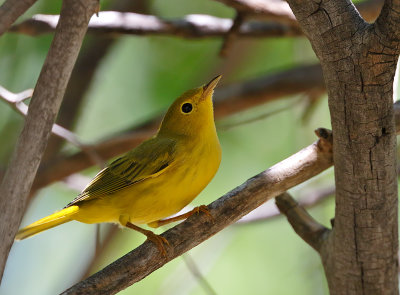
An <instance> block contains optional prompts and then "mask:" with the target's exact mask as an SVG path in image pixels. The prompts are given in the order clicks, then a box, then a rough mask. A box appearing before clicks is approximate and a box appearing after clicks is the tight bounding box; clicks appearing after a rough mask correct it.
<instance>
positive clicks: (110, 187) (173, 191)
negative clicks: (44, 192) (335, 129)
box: [15, 76, 221, 243]
mask: <svg viewBox="0 0 400 295" xmlns="http://www.w3.org/2000/svg"><path fill="white" fill-rule="evenodd" d="M220 78H221V76H218V77H216V78H215V79H213V80H212V81H211V82H210V83H208V84H207V85H205V86H203V87H199V88H196V89H193V90H189V91H187V92H185V93H184V94H183V95H182V96H180V97H179V98H178V99H176V101H175V102H174V103H173V104H172V105H171V107H170V108H169V109H168V111H167V113H166V115H165V117H164V119H163V122H162V123H161V126H160V129H159V131H158V133H157V134H156V135H155V136H154V137H152V138H151V139H149V140H147V141H145V142H143V143H142V144H141V145H139V146H138V147H136V148H135V149H133V150H132V151H130V152H128V153H127V154H125V155H124V156H122V157H121V158H119V159H117V160H115V161H114V162H112V163H111V164H110V165H109V166H108V167H107V168H105V169H103V170H102V171H100V172H99V173H98V174H97V175H96V176H95V178H94V179H93V180H92V181H91V182H90V183H89V184H88V185H87V187H86V188H85V189H84V190H83V192H82V193H81V194H80V195H78V197H77V198H76V199H74V200H73V201H72V202H71V203H69V204H68V205H67V206H66V207H65V208H64V209H62V210H61V211H58V212H56V213H54V214H52V215H50V216H47V217H45V218H43V219H40V220H38V221H36V222H35V223H33V224H31V225H29V226H27V227H25V228H23V229H21V230H20V231H19V232H18V234H17V235H16V237H15V239H16V240H22V239H25V238H27V237H30V236H32V235H34V234H37V233H39V232H42V231H44V230H47V229H49V228H52V227H54V226H57V225H59V224H62V223H65V222H68V221H71V220H77V221H80V222H84V223H100V222H114V223H120V224H121V225H122V226H128V227H130V228H133V229H135V230H138V231H140V232H142V233H144V234H145V235H146V236H147V237H148V238H150V239H151V240H153V241H154V242H156V243H160V240H159V238H156V239H154V236H153V235H154V234H152V233H151V232H150V231H146V230H144V229H141V228H139V227H137V226H136V225H137V224H150V225H151V226H158V225H159V224H160V221H161V222H162V221H163V220H162V219H163V218H166V217H168V216H170V215H173V214H175V213H177V212H179V211H180V210H181V209H182V208H183V207H185V206H186V205H187V204H189V203H190V202H191V201H192V200H193V199H194V198H195V197H196V196H197V195H198V194H199V193H200V192H201V191H202V190H203V189H204V187H205V186H206V185H207V184H208V183H209V182H210V181H211V179H212V178H213V177H214V175H215V173H216V172H217V170H218V167H219V164H220V161H221V148H220V145H219V141H218V137H217V133H216V130H215V124H214V116H213V104H212V94H213V90H214V88H215V86H216V85H217V83H218V81H219V79H220ZM203 209H204V208H203ZM187 216H188V214H186V215H184V216H183V217H187ZM177 219H179V218H174V219H173V221H175V220H177ZM165 223H168V220H167V222H165V221H164V224H165ZM161 242H166V241H163V240H162V241H161Z"/></svg>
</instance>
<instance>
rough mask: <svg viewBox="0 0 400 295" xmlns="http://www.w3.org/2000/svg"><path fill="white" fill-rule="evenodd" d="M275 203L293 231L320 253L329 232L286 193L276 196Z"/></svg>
mask: <svg viewBox="0 0 400 295" xmlns="http://www.w3.org/2000/svg"><path fill="white" fill-rule="evenodd" d="M275 203H276V206H278V208H279V211H280V212H281V213H282V214H284V215H285V216H286V217H287V219H288V221H289V223H290V224H291V226H292V227H293V229H294V231H295V232H296V233H297V234H298V235H299V236H300V237H301V238H302V239H303V240H304V241H305V242H306V243H307V244H309V245H310V246H311V247H312V248H313V249H315V250H316V251H317V252H318V253H320V251H321V246H322V245H323V243H324V242H325V241H326V239H327V237H328V235H329V233H330V230H329V229H328V228H326V227H325V226H323V225H321V224H320V223H318V222H317V221H316V220H315V219H314V218H312V217H311V216H310V215H309V214H308V213H307V211H306V210H304V208H302V207H300V206H299V204H298V203H297V202H296V200H295V199H293V198H292V197H291V196H290V194H288V193H287V192H286V193H283V194H281V195H279V196H277V197H276V198H275Z"/></svg>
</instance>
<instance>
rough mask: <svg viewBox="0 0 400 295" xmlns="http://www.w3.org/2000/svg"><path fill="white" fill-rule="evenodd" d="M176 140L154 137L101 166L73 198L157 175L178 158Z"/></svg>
mask: <svg viewBox="0 0 400 295" xmlns="http://www.w3.org/2000/svg"><path fill="white" fill-rule="evenodd" d="M175 149H176V141H175V140H173V139H168V138H152V139H149V140H147V141H145V142H143V143H142V144H141V145H140V146H138V147H136V148H135V149H134V150H132V151H130V152H128V153H127V154H125V155H124V156H122V157H121V158H118V159H117V160H115V161H114V162H112V163H111V164H110V165H109V166H108V167H107V168H104V169H103V170H101V171H100V172H99V173H98V174H97V175H96V176H95V177H94V178H93V180H92V181H91V182H90V183H89V184H88V185H87V186H86V188H85V189H84V190H83V191H82V193H80V194H79V195H78V196H77V197H76V198H75V199H74V200H73V201H72V202H70V203H69V204H68V205H67V206H66V207H69V206H71V205H74V204H76V203H77V202H80V201H83V200H85V201H87V200H91V199H94V198H97V197H102V196H106V195H111V194H113V193H115V192H117V191H119V190H122V189H124V188H126V187H129V186H131V185H132V184H134V183H137V182H139V181H142V180H144V179H147V178H152V177H156V176H158V175H160V174H162V173H164V172H165V171H166V170H168V169H169V168H170V167H171V166H172V165H173V164H174V162H175V159H176V157H175Z"/></svg>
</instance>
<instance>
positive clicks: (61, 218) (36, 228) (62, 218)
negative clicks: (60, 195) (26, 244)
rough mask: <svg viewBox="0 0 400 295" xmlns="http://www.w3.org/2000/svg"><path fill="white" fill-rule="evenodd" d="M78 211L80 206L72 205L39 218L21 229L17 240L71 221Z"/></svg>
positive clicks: (16, 237)
mask: <svg viewBox="0 0 400 295" xmlns="http://www.w3.org/2000/svg"><path fill="white" fill-rule="evenodd" d="M78 211H79V207H78V206H70V207H67V208H64V209H62V210H60V211H58V212H56V213H54V214H51V215H49V216H47V217H44V218H42V219H39V220H38V221H36V222H34V223H32V224H30V225H28V226H27V227H24V228H22V229H20V230H19V231H18V233H17V235H16V236H15V240H23V239H26V238H29V237H31V236H33V235H36V234H38V233H40V232H42V231H45V230H47V229H49V228H52V227H55V226H57V225H60V224H63V223H66V222H68V221H71V220H72V218H71V217H72V215H75V214H76V213H77V212H78Z"/></svg>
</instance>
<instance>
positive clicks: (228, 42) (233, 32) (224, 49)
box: [219, 12, 245, 57]
mask: <svg viewBox="0 0 400 295" xmlns="http://www.w3.org/2000/svg"><path fill="white" fill-rule="evenodd" d="M244 20H245V14H244V13H242V12H238V13H237V14H236V17H235V19H234V20H233V24H232V26H231V28H230V29H229V31H228V33H227V34H226V36H225V39H224V42H223V43H222V46H221V49H220V51H219V55H220V56H221V57H226V55H227V54H228V51H229V47H230V46H232V44H233V42H234V41H235V39H236V37H237V35H238V32H239V31H240V27H241V26H242V24H243V22H244Z"/></svg>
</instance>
